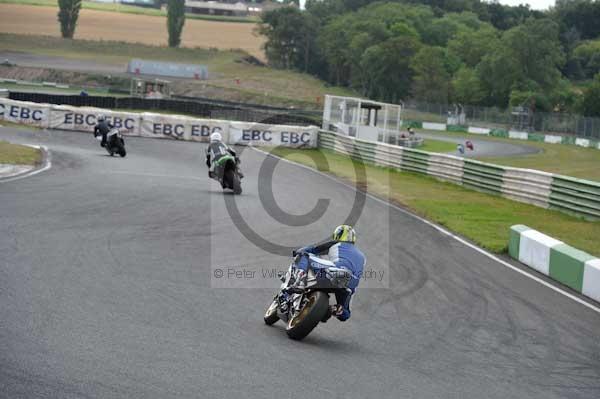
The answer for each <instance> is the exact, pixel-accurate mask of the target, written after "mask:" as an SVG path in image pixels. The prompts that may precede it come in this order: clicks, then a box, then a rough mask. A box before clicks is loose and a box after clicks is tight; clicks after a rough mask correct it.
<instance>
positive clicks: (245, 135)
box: [0, 98, 318, 147]
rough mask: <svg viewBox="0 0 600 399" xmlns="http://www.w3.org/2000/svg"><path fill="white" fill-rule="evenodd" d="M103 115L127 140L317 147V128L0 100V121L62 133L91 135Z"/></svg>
mask: <svg viewBox="0 0 600 399" xmlns="http://www.w3.org/2000/svg"><path fill="white" fill-rule="evenodd" d="M100 114H103V115H105V116H106V118H107V119H108V120H109V121H110V122H111V123H112V124H113V125H114V126H115V127H117V128H119V129H121V131H122V132H123V133H124V134H126V135H130V136H143V137H152V138H161V139H176V140H188V141H208V140H209V137H210V135H211V134H212V133H214V132H219V133H221V134H222V136H223V138H224V140H226V141H227V142H228V143H230V144H241V145H272V146H285V147H316V145H317V135H318V128H317V127H316V126H290V125H279V124H265V123H251V122H231V121H225V120H217V119H200V118H193V117H189V116H182V115H166V114H155V113H150V112H142V113H136V112H122V111H112V110H107V109H100V108H91V107H71V106H67V105H50V104H38V103H28V102H22V101H15V100H9V99H5V98H0V121H2V120H6V121H10V122H14V123H22V124H28V125H31V126H36V127H41V128H51V129H61V130H73V131H81V132H92V131H93V130H94V126H95V125H96V118H97V116H98V115H100Z"/></svg>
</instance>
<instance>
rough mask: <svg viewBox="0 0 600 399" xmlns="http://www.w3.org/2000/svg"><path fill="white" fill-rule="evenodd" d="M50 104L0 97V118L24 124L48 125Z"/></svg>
mask: <svg viewBox="0 0 600 399" xmlns="http://www.w3.org/2000/svg"><path fill="white" fill-rule="evenodd" d="M49 114H50V105H48V104H38V103H30V102H25V101H15V100H9V99H8V98H0V120H4V121H7V122H12V123H20V124H23V125H30V126H37V127H48V119H49Z"/></svg>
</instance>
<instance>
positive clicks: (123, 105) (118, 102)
mask: <svg viewBox="0 0 600 399" xmlns="http://www.w3.org/2000/svg"><path fill="white" fill-rule="evenodd" d="M41 85H42V84H41V83H40V86H41ZM9 98H10V99H11V100H16V101H28V102H34V103H42V104H55V105H72V106H75V107H94V108H106V109H123V110H127V109H131V110H149V111H152V110H160V111H161V112H164V111H169V112H173V113H185V114H189V115H194V116H196V117H201V118H215V116H216V117H218V118H219V119H228V120H241V121H247V122H259V123H268V124H279V125H287V124H292V125H301V126H309V125H317V124H319V123H320V121H319V118H316V119H315V118H314V116H313V115H312V114H311V113H308V112H300V111H297V110H289V109H288V110H284V109H274V108H266V107H261V108H258V107H257V106H256V105H253V106H244V105H243V104H241V103H226V102H218V101H204V100H202V99H194V98H191V97H185V98H184V97H181V99H170V98H169V99H148V98H138V97H110V96H81V95H65V94H50V93H31V92H16V91H10V93H9Z"/></svg>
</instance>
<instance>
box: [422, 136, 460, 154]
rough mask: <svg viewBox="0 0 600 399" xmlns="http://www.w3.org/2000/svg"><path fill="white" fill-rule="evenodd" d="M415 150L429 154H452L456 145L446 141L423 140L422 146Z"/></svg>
mask: <svg viewBox="0 0 600 399" xmlns="http://www.w3.org/2000/svg"><path fill="white" fill-rule="evenodd" d="M417 150H422V151H429V152H454V151H455V150H456V144H454V143H449V142H447V141H440V140H433V139H425V142H424V144H423V146H422V147H417Z"/></svg>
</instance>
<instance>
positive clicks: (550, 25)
mask: <svg viewBox="0 0 600 399" xmlns="http://www.w3.org/2000/svg"><path fill="white" fill-rule="evenodd" d="M502 41H503V44H504V46H505V48H506V50H507V51H508V55H509V56H510V57H511V58H513V59H515V60H516V62H517V64H518V65H519V69H520V71H519V72H520V75H521V76H520V79H521V81H526V80H533V81H534V82H536V83H537V84H538V85H540V86H541V87H542V88H544V89H548V88H551V87H553V86H554V85H556V84H557V82H558V80H559V79H560V77H561V73H560V70H559V68H560V67H562V65H563V64H564V62H565V57H564V54H563V52H562V49H561V46H560V42H559V36H558V25H557V24H556V23H555V22H553V21H552V20H550V19H537V20H535V19H528V20H527V21H526V22H525V23H524V24H523V25H519V26H517V27H515V28H512V29H510V30H508V31H507V32H505V33H504V35H503V36H502Z"/></svg>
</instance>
